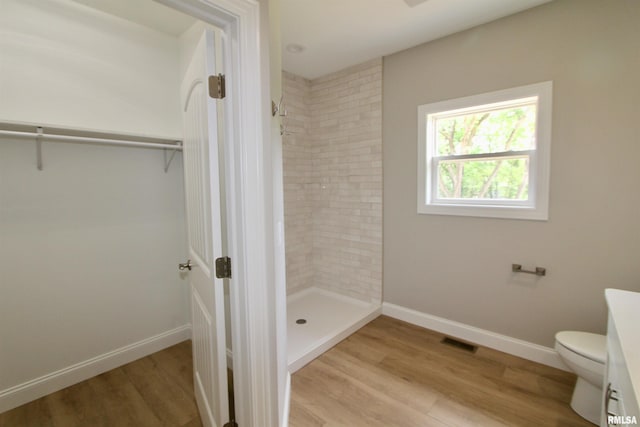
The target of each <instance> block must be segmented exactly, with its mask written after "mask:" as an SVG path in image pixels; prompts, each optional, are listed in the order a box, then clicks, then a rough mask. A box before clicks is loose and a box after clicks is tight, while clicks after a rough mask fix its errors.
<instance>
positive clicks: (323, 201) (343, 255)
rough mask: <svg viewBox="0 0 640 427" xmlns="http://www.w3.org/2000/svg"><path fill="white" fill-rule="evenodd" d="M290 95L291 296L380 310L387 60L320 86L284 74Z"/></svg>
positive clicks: (287, 152)
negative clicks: (334, 298)
mask: <svg viewBox="0 0 640 427" xmlns="http://www.w3.org/2000/svg"><path fill="white" fill-rule="evenodd" d="M284 92H285V100H286V103H287V107H288V110H289V115H288V117H287V118H286V119H285V123H286V124H287V130H288V131H290V132H291V135H289V136H285V138H284V157H285V163H284V174H285V223H286V224H285V233H286V234H287V235H286V244H287V282H288V283H287V290H288V292H289V293H291V292H295V291H297V290H300V289H303V288H304V287H307V286H311V285H313V286H317V287H320V288H324V289H327V290H331V291H334V292H337V293H340V294H343V295H347V296H351V297H355V298H358V299H361V300H365V301H375V302H379V301H380V300H381V298H382V60H381V59H376V60H373V61H369V62H366V63H364V64H360V65H357V66H355V67H351V68H349V69H346V70H343V71H340V72H337V73H333V74H330V75H328V76H325V77H321V78H318V79H315V80H313V81H307V80H304V79H302V78H300V77H297V76H294V75H292V74H289V73H284ZM309 268H311V272H310V271H309Z"/></svg>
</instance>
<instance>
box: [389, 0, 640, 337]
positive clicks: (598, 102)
mask: <svg viewBox="0 0 640 427" xmlns="http://www.w3.org/2000/svg"><path fill="white" fill-rule="evenodd" d="M639 22H640V2H637V1H631V0H615V1H607V2H605V1H599V0H593V1H591V0H588V1H587V0H566V1H565V0H557V1H555V2H552V3H549V4H547V5H544V6H540V7H538V8H535V9H531V10H529V11H526V12H523V13H520V14H517V15H514V16H511V17H507V18H504V19H501V20H498V21H495V22H492V23H489V24H485V25H482V26H479V27H476V28H473V29H471V30H468V31H465V32H462V33H458V34H455V35H452V36H449V37H446V38H443V39H440V40H437V41H434V42H431V43H427V44H424V45H421V46H418V47H415V48H412V49H409V50H406V51H403V52H400V53H397V54H394V55H391V56H389V57H386V58H385V60H384V73H383V93H384V96H383V158H384V165H383V166H384V300H385V301H386V302H390V303H394V304H398V305H401V306H405V307H408V308H412V309H415V310H418V311H422V312H425V313H429V314H433V315H436V316H440V317H444V318H447V319H451V320H455V321H459V322H463V323H467V324H470V325H473V326H476V327H479V328H484V329H488V330H491V331H494V332H498V333H501V334H505V335H509V336H512V337H516V338H520V339H523V340H527V341H531V342H534V343H538V344H542V345H547V346H552V345H553V336H554V334H555V332H556V331H558V330H563V329H579V330H585V331H592V332H599V333H603V332H604V331H605V322H606V305H605V303H604V299H603V291H604V289H605V288H606V287H616V288H621V289H629V290H635V291H640V226H639V224H638V219H639V218H640V189H639V188H638V186H639V184H640V167H638V159H640V138H639V136H640V135H639V131H638V119H639V117H640V114H639V113H640V108H639V107H638V100H639V99H640V85H639V83H638V72H639V71H638V70H640V26H638V23H639ZM546 80H552V81H553V84H554V92H553V129H552V148H551V156H552V158H551V190H550V192H551V195H550V210H549V216H550V219H549V221H546V222H538V221H519V220H505V219H487V218H466V217H453V216H435V215H418V214H417V213H416V204H417V203H416V181H417V177H416V173H417V172H416V169H417V165H416V163H417V162H416V153H417V151H416V150H417V149H416V146H417V106H418V105H421V104H425V103H430V102H435V101H441V100H445V99H450V98H457V97H462V96H468V95H473V94H478V93H483V92H488V91H494V90H499V89H505V88H510V87H515V86H520V85H525V84H529V83H535V82H541V81H546ZM511 263H520V264H523V265H524V266H525V267H527V268H532V267H534V266H544V267H546V268H547V271H548V276H547V277H544V278H536V277H534V276H528V275H514V274H512V273H511V272H510V266H511Z"/></svg>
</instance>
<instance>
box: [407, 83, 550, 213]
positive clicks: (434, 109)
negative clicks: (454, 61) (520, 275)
mask: <svg viewBox="0 0 640 427" xmlns="http://www.w3.org/2000/svg"><path fill="white" fill-rule="evenodd" d="M551 87H552V84H551V82H544V83H538V84H533V85H528V86H521V87H517V88H513V89H507V90H501V91H498V92H491V93H485V94H481V95H475V96H470V97H466V98H458V99H451V100H448V101H443V102H437V103H433V104H426V105H421V106H419V107H418V126H419V129H418V213H424V214H438V215H464V216H480V217H493V218H516V219H535V220H546V219H548V206H549V201H548V200H549V158H550V148H551Z"/></svg>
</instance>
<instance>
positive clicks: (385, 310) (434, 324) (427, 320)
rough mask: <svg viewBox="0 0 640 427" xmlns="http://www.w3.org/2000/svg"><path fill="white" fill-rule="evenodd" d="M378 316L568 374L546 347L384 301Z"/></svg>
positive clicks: (556, 355)
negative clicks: (391, 318)
mask: <svg viewBox="0 0 640 427" xmlns="http://www.w3.org/2000/svg"><path fill="white" fill-rule="evenodd" d="M382 314H384V315H386V316H389V317H393V318H395V319H398V320H402V321H405V322H407V323H411V324H413V325H417V326H421V327H423V328H427V329H431V330H433V331H436V332H440V333H442V334H446V335H450V336H452V337H454V338H459V339H462V340H465V341H469V342H472V343H474V344H478V345H482V346H484V347H489V348H493V349H495V350H499V351H502V352H505V353H508V354H511V355H514V356H518V357H521V358H523V359H527V360H531V361H533V362H537V363H541V364H543V365H547V366H551V367H553V368H558V369H562V370H563V371H569V368H567V366H566V365H565V364H564V363H563V362H562V360H561V359H560V356H558V353H557V352H556V351H555V350H554V349H552V348H549V347H545V346H542V345H538V344H534V343H531V342H528V341H523V340H519V339H517V338H512V337H508V336H506V335H501V334H497V333H495V332H491V331H487V330H485V329H480V328H476V327H474V326H470V325H466V324H464V323H459V322H455V321H453V320H449V319H444V318H442V317H437V316H432V315H430V314H426V313H422V312H420V311H416V310H412V309H410V308H406V307H402V306H399V305H395V304H391V303H388V302H385V303H383V304H382Z"/></svg>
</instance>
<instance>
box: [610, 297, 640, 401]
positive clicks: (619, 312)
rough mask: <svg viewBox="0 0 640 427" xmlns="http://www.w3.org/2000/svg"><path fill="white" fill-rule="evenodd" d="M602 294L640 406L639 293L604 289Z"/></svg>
mask: <svg viewBox="0 0 640 427" xmlns="http://www.w3.org/2000/svg"><path fill="white" fill-rule="evenodd" d="M604 294H605V298H606V300H607V305H608V306H609V313H610V315H611V318H612V319H613V323H614V325H615V328H616V331H617V332H618V337H619V338H620V346H621V347H622V355H623V357H624V359H625V363H626V365H627V370H628V371H629V376H630V377H631V385H632V387H633V391H634V394H635V395H636V399H638V400H639V402H638V406H639V407H640V293H638V292H630V291H621V290H618V289H606V290H605V293H604Z"/></svg>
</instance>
